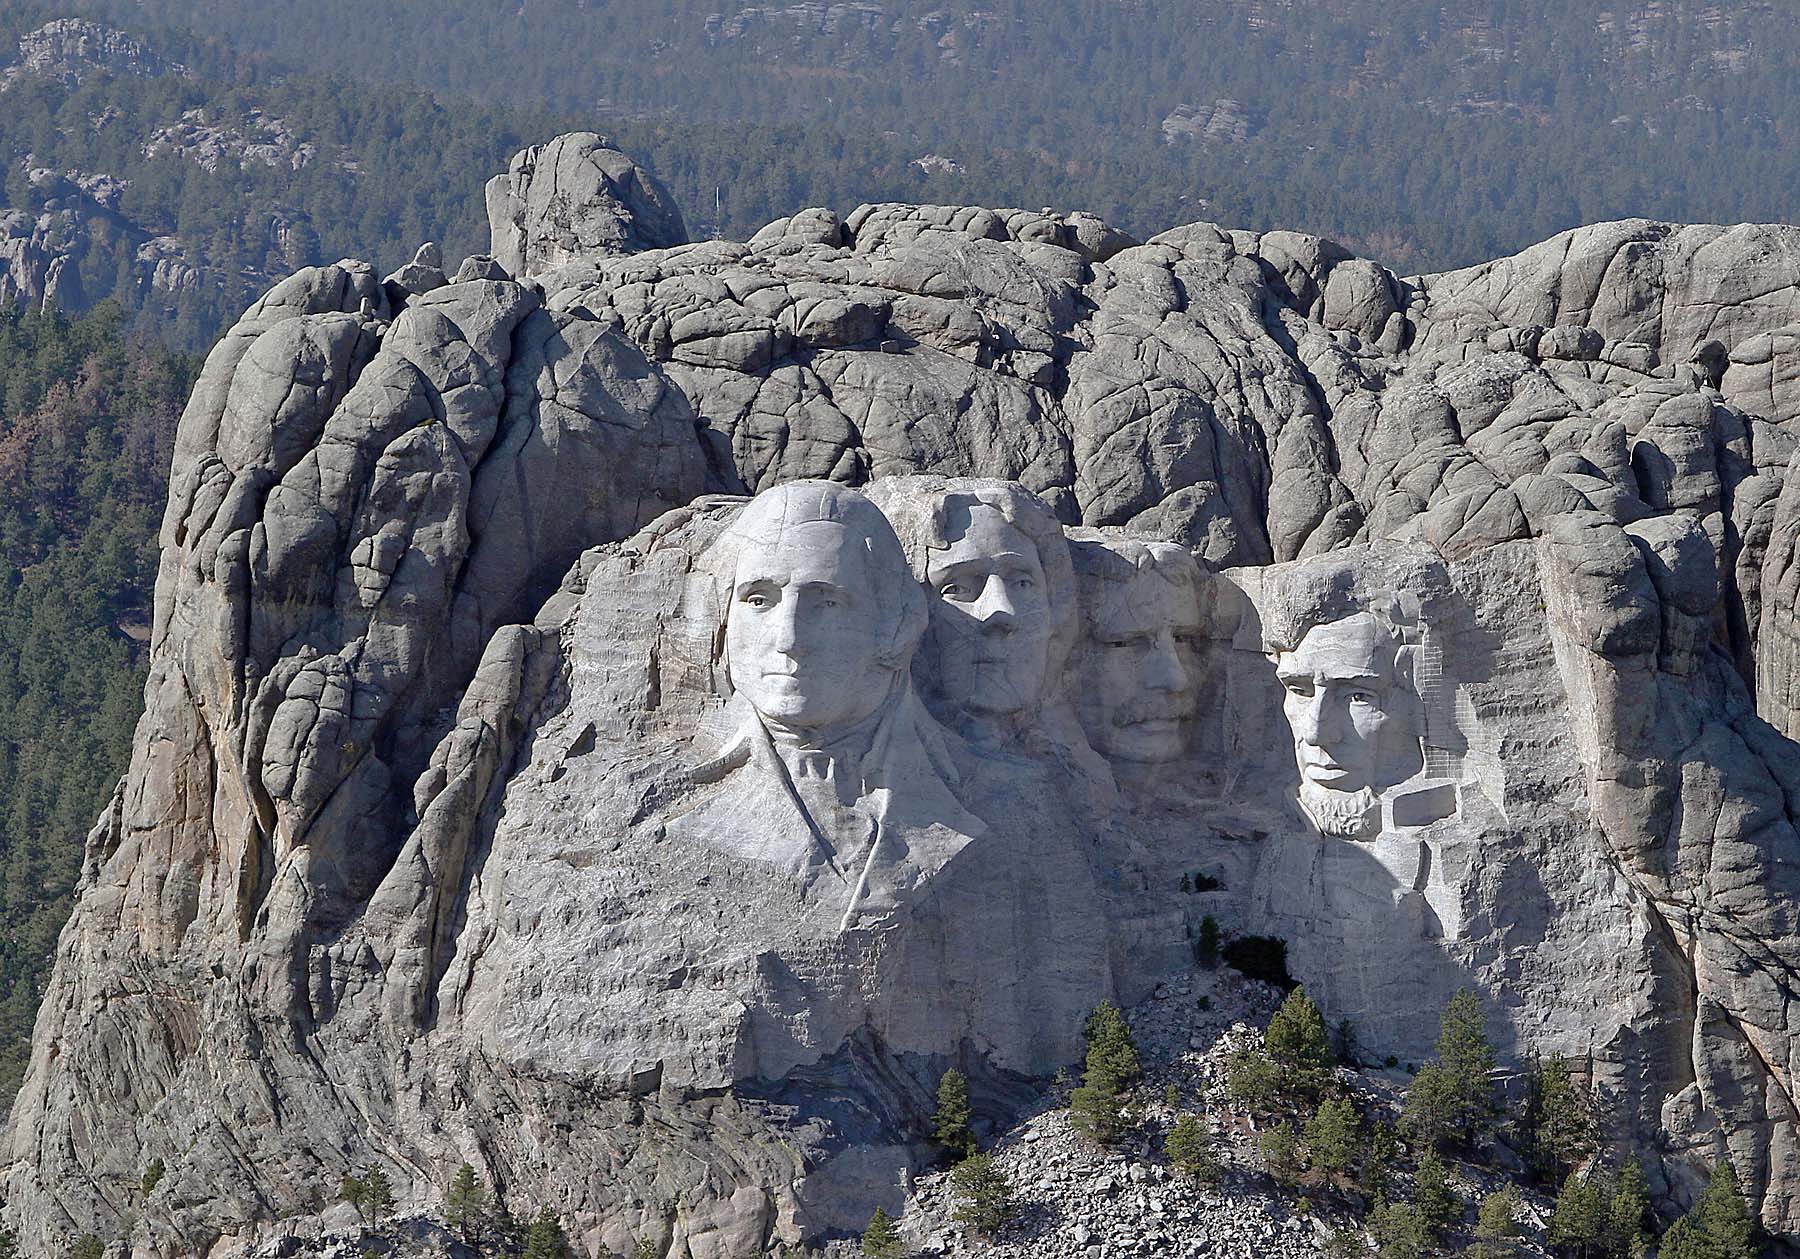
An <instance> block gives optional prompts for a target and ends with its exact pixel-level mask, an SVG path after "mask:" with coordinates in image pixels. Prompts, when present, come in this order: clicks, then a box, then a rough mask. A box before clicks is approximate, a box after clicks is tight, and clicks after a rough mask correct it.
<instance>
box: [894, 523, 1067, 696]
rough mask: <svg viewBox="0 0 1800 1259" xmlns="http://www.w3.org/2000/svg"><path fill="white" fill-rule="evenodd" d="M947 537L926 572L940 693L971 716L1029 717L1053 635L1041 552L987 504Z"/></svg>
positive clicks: (952, 527)
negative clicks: (1015, 714)
mask: <svg viewBox="0 0 1800 1259" xmlns="http://www.w3.org/2000/svg"><path fill="white" fill-rule="evenodd" d="M946 533H947V534H948V535H949V536H948V538H947V545H945V546H944V547H943V548H941V549H936V548H934V549H933V550H932V551H931V552H930V554H929V556H928V558H927V560H926V568H925V584H926V586H927V587H928V588H929V590H930V592H931V594H932V596H933V598H932V603H931V646H932V649H933V651H934V653H935V655H936V659H937V665H938V687H939V689H940V690H941V691H942V693H943V694H944V695H945V696H946V697H947V698H949V699H950V700H951V701H953V702H954V703H956V704H958V705H959V706H960V707H962V708H965V709H967V710H969V711H970V712H974V713H980V714H984V715H991V716H1005V715H1008V714H1012V713H1018V712H1023V711H1025V710H1027V709H1029V708H1031V707H1032V706H1033V705H1035V704H1036V703H1037V701H1038V698H1039V695H1040V693H1041V692H1042V690H1043V686H1044V671H1045V669H1046V668H1047V667H1048V656H1049V647H1050V634H1051V628H1052V627H1051V618H1050V603H1049V595H1048V590H1047V583H1046V582H1045V579H1044V567H1043V564H1042V563H1041V562H1040V560H1039V557H1038V550H1037V547H1036V546H1035V545H1033V543H1032V542H1031V540H1030V539H1029V538H1027V537H1026V536H1025V535H1024V534H1023V533H1021V532H1020V531H1019V530H1018V529H1016V528H1014V527H1013V526H1012V525H1011V524H1009V523H1008V522H1007V520H1006V517H1005V516H1003V515H1001V513H1000V511H999V510H998V509H997V508H995V507H992V506H990V505H988V504H987V503H981V502H975V503H972V504H969V505H968V506H967V508H966V510H963V511H958V512H956V513H954V515H953V518H952V519H951V520H950V521H949V522H948V528H947V529H946Z"/></svg>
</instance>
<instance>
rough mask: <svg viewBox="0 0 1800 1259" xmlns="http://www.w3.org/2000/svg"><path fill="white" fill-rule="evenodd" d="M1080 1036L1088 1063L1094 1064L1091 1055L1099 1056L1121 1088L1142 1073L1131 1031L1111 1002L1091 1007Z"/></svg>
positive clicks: (1122, 1015)
mask: <svg viewBox="0 0 1800 1259" xmlns="http://www.w3.org/2000/svg"><path fill="white" fill-rule="evenodd" d="M1081 1034H1082V1036H1083V1037H1084V1038H1085V1039H1086V1040H1087V1044H1088V1061H1089V1063H1090V1064H1091V1063H1092V1062H1093V1060H1094V1055H1095V1054H1096V1053H1098V1054H1099V1055H1100V1056H1101V1058H1102V1059H1103V1060H1104V1061H1105V1063H1106V1064H1107V1068H1108V1069H1109V1070H1110V1071H1112V1072H1113V1074H1114V1075H1115V1076H1117V1077H1118V1081H1119V1083H1120V1084H1121V1085H1125V1084H1130V1083H1132V1082H1133V1081H1135V1080H1136V1079H1137V1078H1138V1076H1139V1075H1141V1074H1143V1068H1142V1066H1141V1065H1140V1064H1139V1062H1138V1051H1137V1042H1136V1041H1134V1040H1133V1039H1132V1038H1131V1028H1130V1027H1129V1026H1128V1025H1127V1024H1126V1022H1125V1016H1124V1014H1122V1013H1120V1011H1119V1007H1118V1006H1116V1005H1114V1004H1113V1003H1112V1002H1111V1001H1102V1002H1101V1003H1100V1004H1099V1005H1097V1006H1095V1007H1094V1012H1093V1013H1092V1014H1090V1015H1088V1019H1087V1023H1086V1025H1085V1026H1083V1028H1082V1029H1081Z"/></svg>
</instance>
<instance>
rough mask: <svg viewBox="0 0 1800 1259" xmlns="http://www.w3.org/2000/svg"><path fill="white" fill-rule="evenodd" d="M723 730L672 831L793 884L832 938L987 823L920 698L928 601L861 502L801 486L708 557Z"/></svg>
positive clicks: (782, 489)
mask: <svg viewBox="0 0 1800 1259" xmlns="http://www.w3.org/2000/svg"><path fill="white" fill-rule="evenodd" d="M702 563H703V566H704V568H705V570H706V576H707V577H708V578H709V586H710V594H711V602H712V606H713V609H714V615H715V617H716V620H717V623H718V630H717V633H716V635H715V647H714V651H715V654H716V656H717V658H718V661H719V663H720V664H722V665H723V666H724V673H725V676H726V679H727V680H728V684H729V690H730V700H729V703H728V706H727V717H728V720H729V725H730V728H731V730H732V733H731V735H730V737H729V738H728V739H727V741H726V743H725V745H724V747H723V748H722V749H721V751H720V754H719V756H717V757H716V758H714V759H713V760H711V761H709V762H708V763H707V764H706V765H703V766H701V767H700V768H699V769H698V770H696V771H695V773H694V775H693V777H694V780H695V782H696V784H697V785H699V786H700V787H701V789H702V795H701V797H700V799H699V801H698V803H697V804H696V805H695V807H693V808H692V809H691V810H690V811H688V812H686V813H684V814H682V815H681V816H679V817H677V818H675V819H674V820H673V821H672V822H671V823H670V828H671V829H672V830H676V831H679V832H681V833H685V834H688V835H692V836H694V837H695V838H698V839H701V840H703V841H704V842H706V843H708V844H711V845H713V846H714V847H717V848H721V849H724V850H726V851H729V852H733V853H736V854H738V855H740V856H743V857H747V858H750V859H752V860H756V861H762V862H769V863H772V864H775V865H777V866H780V867H781V868H783V869H785V870H786V871H788V872H789V873H790V874H792V875H793V876H794V877H795V878H796V879H798V880H800V881H801V883H802V884H803V885H804V886H805V888H806V891H807V895H808V899H809V900H812V901H814V902H815V903H820V904H823V905H826V906H829V907H831V911H832V912H833V913H834V914H836V913H837V912H838V909H839V908H840V907H841V917H839V919H838V925H839V927H840V929H845V928H849V927H851V926H853V925H857V924H858V923H859V922H861V923H867V922H870V921H872V920H875V919H878V918H879V917H880V916H881V915H882V914H884V913H886V912H888V911H892V910H894V909H896V908H897V907H898V906H899V905H900V903H901V902H902V901H904V900H905V899H906V897H907V895H908V893H910V892H912V891H914V890H915V889H917V887H918V886H919V885H920V884H921V883H923V882H924V881H925V880H926V879H928V878H929V877H930V876H931V875H932V874H933V873H935V872H936V871H937V870H939V869H940V868H941V867H942V866H943V865H944V864H945V863H946V862H948V861H949V860H950V859H951V858H952V857H953V856H955V855H956V853H957V852H959V851H960V850H961V849H962V848H963V847H964V846H965V845H967V844H968V843H969V842H970V840H971V839H972V838H974V837H975V836H977V835H980V834H981V833H982V832H983V831H984V829H985V827H984V826H983V824H982V823H981V822H980V821H979V820H978V819H976V818H975V817H974V816H973V815H971V814H969V813H968V812H967V811H966V810H964V808H963V807H962V805H961V803H960V802H959V801H958V800H957V798H956V795H955V793H954V786H955V784H956V782H957V780H958V774H957V770H956V767H955V765H954V763H953V759H952V755H951V752H950V749H949V746H948V744H947V742H946V735H945V733H944V732H943V731H942V730H941V729H940V728H939V727H938V726H937V724H936V723H935V722H934V721H933V720H932V718H931V717H930V716H929V715H928V714H927V713H926V712H925V711H924V708H923V706H922V705H921V704H920V703H919V701H918V698H917V696H916V694H915V693H914V691H913V686H912V681H911V672H910V666H911V663H912V657H913V653H914V651H915V649H916V648H917V647H918V644H919V640H920V637H921V636H922V634H923V633H924V631H925V627H926V610H925V596H924V593H923V592H922V591H921V590H920V588H919V586H918V583H917V582H916V581H914V580H913V576H912V573H911V571H910V570H909V569H908V567H907V564H906V557H905V556H904V555H903V554H902V553H901V550H900V544H899V541H898V540H897V539H896V538H895V536H894V531H893V529H892V527H890V526H889V524H888V522H887V520H886V518H885V517H883V516H882V514H881V512H880V511H878V510H877V509H876V508H875V506H874V504H872V503H871V502H870V501H869V500H868V499H867V498H865V497H863V496H862V495H861V494H859V493H857V492H856V491H855V490H851V489H848V488H846V487H844V486H842V485H838V484H835V483H832V482H828V481H795V482H790V483H789V484H786V485H783V486H779V487H777V488H775V489H772V490H769V491H767V492H766V493H763V494H761V495H759V496H758V497H756V498H755V499H753V500H752V501H751V502H750V503H748V504H747V505H746V506H745V507H744V509H743V511H742V513H741V514H740V515H739V516H738V518H737V520H736V521H735V522H734V523H733V524H732V526H731V527H730V528H729V529H728V530H726V532H725V533H724V534H723V535H721V537H720V538H719V540H718V541H717V542H716V543H714V545H713V546H712V547H711V548H709V550H708V552H707V554H706V555H705V557H704V558H703V561H702Z"/></svg>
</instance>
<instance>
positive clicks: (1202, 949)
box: [1194, 914, 1219, 970]
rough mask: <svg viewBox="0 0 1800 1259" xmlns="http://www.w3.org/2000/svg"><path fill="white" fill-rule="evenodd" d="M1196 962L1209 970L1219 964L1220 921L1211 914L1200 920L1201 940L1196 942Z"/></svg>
mask: <svg viewBox="0 0 1800 1259" xmlns="http://www.w3.org/2000/svg"><path fill="white" fill-rule="evenodd" d="M1194 960H1195V961H1196V962H1199V963H1200V965H1202V966H1204V967H1206V969H1207V970H1212V969H1213V968H1214V967H1215V966H1217V965H1218V964H1219V920H1218V919H1217V918H1214V917H1213V916H1212V915H1211V914H1208V915H1206V917H1204V918H1202V919H1201V920H1200V938H1199V939H1198V940H1197V941H1195V942H1194Z"/></svg>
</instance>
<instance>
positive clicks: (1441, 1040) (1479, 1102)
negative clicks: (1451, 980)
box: [1404, 988, 1496, 1144]
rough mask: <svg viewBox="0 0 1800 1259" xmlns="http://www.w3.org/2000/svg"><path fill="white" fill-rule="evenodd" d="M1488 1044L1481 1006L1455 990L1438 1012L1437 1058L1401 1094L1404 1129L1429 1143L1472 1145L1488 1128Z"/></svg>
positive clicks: (1491, 1060) (1491, 1062)
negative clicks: (1404, 1106)
mask: <svg viewBox="0 0 1800 1259" xmlns="http://www.w3.org/2000/svg"><path fill="white" fill-rule="evenodd" d="M1495 1061H1496V1055H1495V1052H1494V1044H1493V1042H1492V1041H1490V1040H1489V1039H1488V1036H1487V1026H1486V1021H1485V1019H1484V1017H1483V1015H1482V1012H1481V1002H1480V1000H1479V999H1478V998H1477V997H1476V996H1475V994H1474V993H1472V992H1470V991H1469V990H1468V989H1466V988H1464V989H1460V990H1459V991H1458V992H1457V994H1456V995H1455V996H1454V997H1452V998H1450V1004H1449V1005H1448V1006H1446V1007H1445V1008H1444V1019H1443V1022H1442V1024H1441V1025H1440V1027H1439V1030H1438V1040H1437V1056H1436V1057H1435V1058H1434V1059H1433V1060H1432V1061H1431V1062H1428V1063H1426V1064H1425V1065H1424V1066H1423V1067H1421V1068H1420V1069H1419V1073H1418V1075H1416V1076H1414V1077H1413V1082H1412V1086H1411V1087H1410V1088H1408V1089H1407V1091H1406V1108H1405V1112H1404V1118H1405V1122H1406V1124H1407V1126H1408V1127H1409V1128H1410V1129H1411V1130H1412V1131H1413V1132H1415V1133H1416V1134H1418V1136H1419V1137H1421V1138H1422V1139H1424V1140H1426V1141H1430V1142H1433V1143H1435V1142H1439V1141H1444V1140H1455V1141H1461V1142H1464V1143H1465V1144H1472V1143H1473V1142H1475V1141H1477V1140H1479V1139H1480V1138H1481V1137H1483V1136H1485V1135H1486V1134H1487V1133H1488V1132H1489V1131H1491V1130H1492V1128H1493V1126H1494V1118H1495V1106H1494V1084H1493V1071H1494V1064H1495Z"/></svg>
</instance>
